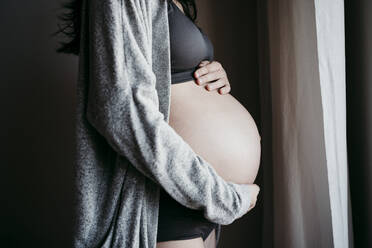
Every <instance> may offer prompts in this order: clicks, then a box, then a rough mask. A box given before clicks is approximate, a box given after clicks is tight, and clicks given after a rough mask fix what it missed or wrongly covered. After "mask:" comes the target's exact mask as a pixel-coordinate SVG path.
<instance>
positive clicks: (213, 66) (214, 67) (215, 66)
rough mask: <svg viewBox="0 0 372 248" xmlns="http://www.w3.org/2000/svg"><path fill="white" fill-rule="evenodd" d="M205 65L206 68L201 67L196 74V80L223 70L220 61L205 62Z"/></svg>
mask: <svg viewBox="0 0 372 248" xmlns="http://www.w3.org/2000/svg"><path fill="white" fill-rule="evenodd" d="M202 62H203V61H202ZM204 64H205V65H204V66H202V67H200V68H199V69H197V70H196V71H195V72H194V76H195V77H196V78H200V77H201V76H203V75H206V74H208V73H211V72H214V71H218V70H221V69H223V68H222V66H221V64H220V63H219V62H218V61H212V62H210V63H208V62H204Z"/></svg>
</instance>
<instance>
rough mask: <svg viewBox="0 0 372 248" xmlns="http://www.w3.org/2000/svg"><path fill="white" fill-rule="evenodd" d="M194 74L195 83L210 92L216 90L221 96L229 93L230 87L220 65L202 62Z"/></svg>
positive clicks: (214, 62) (215, 62) (213, 62)
mask: <svg viewBox="0 0 372 248" xmlns="http://www.w3.org/2000/svg"><path fill="white" fill-rule="evenodd" d="M198 67H199V68H198V69H197V70H196V71H195V72H194V76H195V78H196V80H195V81H196V83H197V84H198V85H200V86H205V87H204V88H205V89H207V90H209V91H211V90H215V89H217V91H218V93H219V94H221V95H223V94H227V93H229V92H230V90H231V87H230V83H229V80H228V79H227V75H226V72H225V70H224V69H223V67H222V65H221V63H219V62H217V61H212V62H210V61H208V60H203V61H202V62H200V64H199V65H198Z"/></svg>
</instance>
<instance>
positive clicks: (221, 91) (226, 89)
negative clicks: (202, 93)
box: [218, 84, 231, 95]
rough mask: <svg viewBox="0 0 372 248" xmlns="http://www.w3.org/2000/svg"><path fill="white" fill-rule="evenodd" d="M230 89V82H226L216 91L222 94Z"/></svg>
mask: <svg viewBox="0 0 372 248" xmlns="http://www.w3.org/2000/svg"><path fill="white" fill-rule="evenodd" d="M230 91H231V87H230V84H226V85H225V86H223V87H221V88H220V89H219V90H218V93H220V94H221V95H224V94H227V93H229V92H230Z"/></svg>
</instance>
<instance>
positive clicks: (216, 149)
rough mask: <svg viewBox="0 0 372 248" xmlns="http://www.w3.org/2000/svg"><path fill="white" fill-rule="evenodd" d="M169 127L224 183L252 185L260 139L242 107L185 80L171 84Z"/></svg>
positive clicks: (257, 160)
mask: <svg viewBox="0 0 372 248" xmlns="http://www.w3.org/2000/svg"><path fill="white" fill-rule="evenodd" d="M169 125H170V126H171V127H172V128H173V129H174V130H175V131H176V132H177V133H178V134H179V135H180V136H181V137H182V138H183V139H184V140H185V141H186V142H187V143H188V144H189V145H190V146H191V148H192V149H193V150H194V151H195V152H196V153H197V154H198V155H200V156H201V157H202V158H204V159H205V160H206V161H208V162H209V163H210V164H211V166H213V168H214V169H215V170H216V171H217V173H218V174H219V175H220V176H221V177H222V178H224V179H225V180H226V181H231V182H234V183H253V182H254V181H255V179H256V176H257V172H258V168H259V164H260V158H261V137H260V135H259V133H258V130H257V126H256V124H255V122H254V120H253V118H252V116H251V115H250V114H249V112H248V111H247V110H246V109H245V108H244V106H243V105H242V104H241V103H240V102H239V101H237V100H236V99H235V98H234V97H233V96H232V95H231V94H224V95H221V94H219V93H218V92H217V90H213V91H208V90H206V89H205V88H204V86H199V85H197V84H196V83H195V82H194V81H188V82H183V83H178V84H172V85H171V103H170V116H169Z"/></svg>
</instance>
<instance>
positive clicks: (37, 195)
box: [0, 0, 77, 247]
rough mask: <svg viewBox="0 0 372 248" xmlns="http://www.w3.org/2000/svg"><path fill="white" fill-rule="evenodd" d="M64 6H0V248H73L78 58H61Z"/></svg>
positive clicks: (3, 3)
mask: <svg viewBox="0 0 372 248" xmlns="http://www.w3.org/2000/svg"><path fill="white" fill-rule="evenodd" d="M57 6H58V5H57V1H46V0H44V1H43V0H37V1H22V2H17V1H0V27H1V32H2V33H1V39H0V40H1V41H0V43H1V50H2V52H1V57H2V58H1V60H0V61H1V62H0V63H1V65H0V71H1V73H0V74H1V86H0V87H1V89H0V112H1V122H0V125H1V129H0V130H1V131H0V132H1V149H0V151H1V162H0V164H1V173H0V182H1V188H0V195H1V212H0V223H1V229H0V246H1V247H70V244H69V239H70V238H69V237H70V233H69V232H70V230H71V229H70V224H71V206H72V204H71V200H72V187H71V181H72V152H73V132H74V105H75V81H76V71H77V58H75V57H71V56H66V55H58V54H56V53H55V52H54V49H55V47H56V41H55V40H54V39H52V38H51V37H50V36H49V34H50V33H52V32H53V31H55V29H56V27H57V26H56V17H55V15H56V13H57V9H56V7H57Z"/></svg>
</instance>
